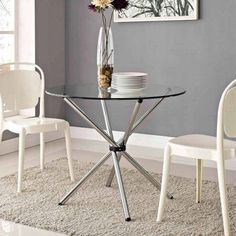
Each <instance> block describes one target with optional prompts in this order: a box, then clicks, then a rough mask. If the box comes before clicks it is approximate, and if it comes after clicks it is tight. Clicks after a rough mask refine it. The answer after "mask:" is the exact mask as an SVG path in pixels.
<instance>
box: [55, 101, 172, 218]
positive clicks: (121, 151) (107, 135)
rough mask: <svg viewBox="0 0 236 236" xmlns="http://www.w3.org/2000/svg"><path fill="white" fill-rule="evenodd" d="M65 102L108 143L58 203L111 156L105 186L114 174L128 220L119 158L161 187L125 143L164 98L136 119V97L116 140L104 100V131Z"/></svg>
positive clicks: (71, 102)
mask: <svg viewBox="0 0 236 236" xmlns="http://www.w3.org/2000/svg"><path fill="white" fill-rule="evenodd" d="M64 100H65V102H66V103H67V104H68V105H69V106H70V107H72V108H73V109H74V110H75V111H76V112H77V113H78V114H79V115H80V116H81V117H82V118H83V119H84V120H86V121H87V122H88V123H89V124H90V125H91V126H92V127H93V128H94V129H95V130H97V132H98V133H99V134H100V135H101V136H102V137H103V138H104V139H105V140H106V141H107V142H108V143H109V144H110V147H109V149H110V150H109V152H108V153H107V154H105V155H104V156H103V157H102V159H101V160H100V161H99V162H98V163H97V164H96V165H95V166H94V167H93V168H92V169H91V170H90V171H89V172H88V173H87V174H86V175H85V176H84V177H83V178H82V179H81V180H80V181H79V182H78V183H77V184H76V185H75V186H74V187H73V188H72V189H71V190H70V192H69V193H67V194H66V195H65V196H64V197H63V198H62V200H61V201H60V202H59V205H64V204H65V203H66V202H67V201H68V200H69V199H70V198H71V197H72V196H73V195H74V194H75V192H76V191H77V190H78V189H79V188H80V187H81V186H82V185H83V184H84V183H85V182H86V181H87V180H88V178H89V177H91V176H92V175H93V174H94V173H95V172H96V171H97V170H98V169H99V167H101V166H102V165H103V164H104V163H105V162H106V161H107V159H108V158H110V157H112V160H113V167H112V169H111V172H110V175H109V177H108V180H107V183H106V186H107V187H110V186H111V183H112V180H113V178H114V176H116V179H117V183H118V187H119V191H120V196H121V201H122V205H123V210H124V215H125V220H126V221H130V220H131V218H130V213H129V208H128V203H127V198H126V194H125V189H124V185H123V180H122V175H121V171H120V165H119V162H120V159H121V156H123V157H124V158H125V159H126V160H127V161H128V162H130V163H131V164H132V165H133V166H134V167H135V168H136V169H137V170H138V171H139V172H140V173H141V174H142V175H143V176H145V177H146V178H147V179H148V180H149V181H150V182H151V183H152V184H153V185H154V186H155V187H157V188H158V189H159V190H160V188H161V185H160V183H159V182H157V181H156V180H155V179H154V178H153V177H152V176H151V175H150V174H149V173H148V172H147V171H146V170H145V169H144V168H143V167H142V166H141V165H140V164H139V163H138V162H137V161H136V160H135V159H134V158H132V157H131V156H130V155H129V154H128V153H127V152H126V143H127V141H128V139H129V137H130V135H131V134H132V133H133V132H134V130H135V129H136V128H137V127H138V126H139V125H140V124H141V123H142V122H143V121H144V120H145V118H146V117H147V116H148V115H149V114H150V113H151V112H152V111H153V110H154V109H155V108H156V107H157V106H158V105H159V104H160V103H161V102H162V101H163V100H164V98H162V99H160V100H158V101H157V102H156V103H155V104H154V105H153V106H152V107H151V108H150V109H149V110H148V111H147V112H146V113H144V115H143V116H141V117H140V118H139V119H138V120H137V121H136V118H137V115H138V112H139V109H140V106H141V104H142V102H143V100H142V99H138V101H137V102H136V104H135V107H134V110H133V112H132V115H131V118H130V121H129V125H128V128H127V130H126V132H125V134H124V136H123V137H122V138H121V139H119V140H118V141H117V142H116V141H115V140H114V137H113V133H112V128H111V122H110V119H109V114H108V109H107V106H106V102H105V100H101V104H102V110H103V115H104V120H105V124H106V131H107V132H105V131H103V129H102V128H100V127H99V126H98V125H96V124H95V123H94V122H93V121H92V120H91V119H90V118H89V117H88V116H87V115H86V114H85V112H84V111H83V110H81V109H80V107H79V106H78V105H77V104H76V103H75V102H74V101H73V100H72V99H70V98H64ZM135 121H136V122H135ZM167 197H168V198H170V199H173V196H172V195H171V194H170V193H169V192H168V193H167Z"/></svg>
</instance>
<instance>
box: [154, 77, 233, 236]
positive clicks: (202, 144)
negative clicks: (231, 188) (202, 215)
mask: <svg viewBox="0 0 236 236" xmlns="http://www.w3.org/2000/svg"><path fill="white" fill-rule="evenodd" d="M235 85H236V80H234V81H232V82H231V83H230V84H229V85H228V86H227V87H226V89H225V90H224V92H223V94H222V96H221V100H220V104H219V108H218V120H217V137H212V136H207V135H198V134H195V135H194V134H193V135H185V136H181V137H178V138H174V139H172V140H170V141H169V142H168V144H167V146H166V148H165V153H164V163H163V176H162V186H161V195H160V202H159V209H158V215H157V221H158V222H160V221H161V219H162V216H163V212H164V204H165V200H166V190H167V182H168V175H169V167H170V163H171V158H172V156H182V157H187V158H194V159H196V161H197V177H196V180H197V181H196V182H197V194H196V202H200V201H201V187H202V183H201V182H202V162H203V160H212V161H216V163H217V171H218V182H219V190H220V199H221V207H222V215H223V225H224V233H225V235H227V236H228V235H230V222H229V214H228V202H227V193H226V183H225V168H224V161H225V160H227V159H231V158H234V157H235V156H236V142H234V141H231V140H227V139H224V135H226V136H227V137H229V138H234V137H236V87H235Z"/></svg>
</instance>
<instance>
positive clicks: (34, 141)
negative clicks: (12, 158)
mask: <svg viewBox="0 0 236 236" xmlns="http://www.w3.org/2000/svg"><path fill="white" fill-rule="evenodd" d="M63 137H64V134H63V133H62V132H49V133H46V134H45V142H50V141H54V140H57V139H61V138H63ZM18 143H19V138H13V139H9V140H6V141H3V142H0V155H5V154H8V153H11V152H16V151H18ZM36 145H39V135H37V134H32V135H27V136H26V148H29V147H33V146H36Z"/></svg>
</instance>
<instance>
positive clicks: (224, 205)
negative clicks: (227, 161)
mask: <svg viewBox="0 0 236 236" xmlns="http://www.w3.org/2000/svg"><path fill="white" fill-rule="evenodd" d="M219 159H220V160H218V161H217V171H218V182H219V190H220V201H221V209H222V216H223V224H224V235H225V236H229V235H230V223H229V213H228V200H227V193H226V183H225V168H224V160H223V158H219Z"/></svg>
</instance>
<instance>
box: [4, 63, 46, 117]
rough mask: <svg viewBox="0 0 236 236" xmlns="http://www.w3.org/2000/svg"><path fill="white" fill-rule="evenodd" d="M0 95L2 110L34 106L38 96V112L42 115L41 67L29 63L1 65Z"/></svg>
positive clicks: (42, 88)
mask: <svg viewBox="0 0 236 236" xmlns="http://www.w3.org/2000/svg"><path fill="white" fill-rule="evenodd" d="M35 69H37V71H36V70H35ZM0 96H1V101H2V111H6V110H8V111H18V110H21V109H28V108H34V107H35V106H36V105H37V104H38V101H39V98H40V114H41V115H44V104H43V103H44V75H43V71H42V69H41V68H40V67H38V66H37V65H35V64H31V63H10V64H4V65H1V66H0Z"/></svg>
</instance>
